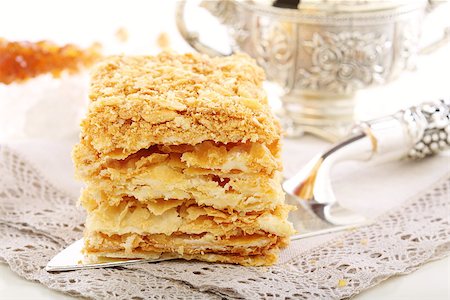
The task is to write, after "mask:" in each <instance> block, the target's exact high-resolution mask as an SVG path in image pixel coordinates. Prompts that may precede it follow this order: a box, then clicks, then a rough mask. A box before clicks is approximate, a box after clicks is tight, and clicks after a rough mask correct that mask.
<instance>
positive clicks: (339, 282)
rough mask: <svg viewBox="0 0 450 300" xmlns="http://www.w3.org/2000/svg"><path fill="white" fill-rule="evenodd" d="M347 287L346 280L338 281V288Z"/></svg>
mask: <svg viewBox="0 0 450 300" xmlns="http://www.w3.org/2000/svg"><path fill="white" fill-rule="evenodd" d="M346 285H347V281H346V280H344V279H339V281H338V287H344V286H346Z"/></svg>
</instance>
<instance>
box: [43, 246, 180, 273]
mask: <svg viewBox="0 0 450 300" xmlns="http://www.w3.org/2000/svg"><path fill="white" fill-rule="evenodd" d="M83 245H84V239H80V240H78V241H76V242H74V243H72V244H71V245H69V246H68V247H66V248H65V249H63V250H62V251H61V252H59V253H58V254H56V255H55V256H54V257H53V258H52V259H51V260H50V261H49V262H48V264H47V266H46V267H45V270H46V271H47V272H66V271H75V270H85V269H95V268H109V267H120V266H129V265H133V264H140V263H146V262H160V261H165V260H171V259H174V258H172V257H171V258H158V259H142V258H138V259H124V258H102V260H101V261H99V262H96V263H89V262H85V257H84V254H83V252H82V249H83Z"/></svg>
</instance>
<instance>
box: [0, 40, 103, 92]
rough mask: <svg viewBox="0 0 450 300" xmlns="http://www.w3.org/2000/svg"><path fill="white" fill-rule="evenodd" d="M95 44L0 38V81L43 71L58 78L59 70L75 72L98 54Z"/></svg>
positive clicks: (9, 80)
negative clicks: (84, 47) (83, 46)
mask: <svg viewBox="0 0 450 300" xmlns="http://www.w3.org/2000/svg"><path fill="white" fill-rule="evenodd" d="M100 48H101V46H100V45H99V44H93V45H92V46H91V47H89V48H87V49H81V48H79V47H77V46H75V45H73V44H67V45H64V46H58V45H56V44H54V43H53V42H50V41H39V42H26V41H25V42H10V41H7V40H5V39H2V38H0V82H1V83H5V84H10V83H12V82H15V81H24V80H27V79H29V78H33V77H36V76H38V75H41V74H44V73H51V74H52V75H53V76H54V77H59V76H60V74H61V72H63V71H65V70H66V71H68V72H70V73H74V72H77V71H78V70H79V69H80V67H82V66H89V65H91V64H92V63H93V62H94V61H96V60H97V59H98V58H99V57H100V56H101V55H100Z"/></svg>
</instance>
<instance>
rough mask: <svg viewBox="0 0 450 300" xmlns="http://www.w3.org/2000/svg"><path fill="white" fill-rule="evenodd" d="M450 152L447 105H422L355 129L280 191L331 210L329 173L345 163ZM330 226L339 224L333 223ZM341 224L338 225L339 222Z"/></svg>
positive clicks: (331, 197)
mask: <svg viewBox="0 0 450 300" xmlns="http://www.w3.org/2000/svg"><path fill="white" fill-rule="evenodd" d="M448 148H450V101H444V100H440V101H438V102H428V103H423V104H421V105H419V106H414V107H410V108H408V109H405V110H402V111H399V112H398V113H396V114H394V115H390V116H387V117H384V118H380V119H376V120H372V121H368V122H363V123H361V124H358V125H357V126H355V128H354V130H353V133H352V135H351V136H350V137H348V138H347V139H345V140H343V141H342V142H340V143H338V144H335V145H333V146H332V147H331V148H330V149H328V150H327V151H325V152H324V153H321V154H319V155H317V156H316V157H315V158H314V159H313V160H311V161H310V162H309V163H308V164H307V165H306V166H305V167H304V168H303V169H302V170H300V171H299V172H298V173H297V174H296V175H294V176H293V177H292V178H290V179H289V180H287V181H285V182H284V183H283V188H284V190H285V191H286V192H287V193H288V194H290V195H292V196H295V197H298V198H301V199H303V200H310V201H312V202H314V203H315V204H316V205H318V204H320V205H322V206H324V205H325V206H329V207H331V206H332V205H333V204H335V203H336V199H335V196H334V193H333V189H332V187H331V181H330V170H331V169H332V167H333V166H334V165H335V163H337V162H340V161H345V160H366V161H367V160H370V161H372V160H387V159H398V158H402V157H405V156H407V157H410V158H412V159H418V158H423V157H425V156H428V155H432V154H435V153H438V152H439V151H441V150H444V149H448ZM334 223H336V224H337V223H339V222H338V221H337V220H335V222H334ZM341 224H342V222H341Z"/></svg>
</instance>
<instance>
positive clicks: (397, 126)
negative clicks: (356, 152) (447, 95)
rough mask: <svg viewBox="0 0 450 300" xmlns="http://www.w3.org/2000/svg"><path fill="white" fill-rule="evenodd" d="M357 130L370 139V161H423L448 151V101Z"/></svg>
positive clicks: (438, 102) (409, 111) (373, 121)
mask: <svg viewBox="0 0 450 300" xmlns="http://www.w3.org/2000/svg"><path fill="white" fill-rule="evenodd" d="M358 128H359V130H360V131H363V132H365V133H366V135H367V136H368V137H369V138H370V139H371V141H372V152H373V153H372V156H374V157H375V156H386V155H391V156H396V157H404V156H408V157H409V158H412V159H419V158H423V157H425V156H428V155H432V154H436V153H438V152H440V151H442V150H445V149H448V148H450V101H449V100H447V101H445V100H439V101H437V102H427V103H423V104H421V105H418V106H413V107H410V108H408V109H405V110H401V111H399V112H398V113H396V114H394V115H391V116H388V117H385V118H381V119H376V120H372V121H368V122H364V123H362V124H360V125H359V126H358ZM357 130H358V129H357Z"/></svg>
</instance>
